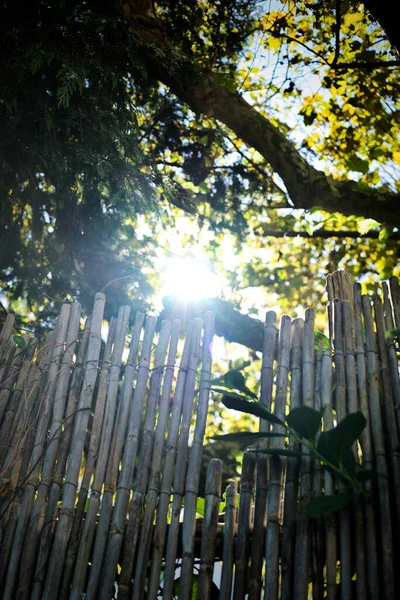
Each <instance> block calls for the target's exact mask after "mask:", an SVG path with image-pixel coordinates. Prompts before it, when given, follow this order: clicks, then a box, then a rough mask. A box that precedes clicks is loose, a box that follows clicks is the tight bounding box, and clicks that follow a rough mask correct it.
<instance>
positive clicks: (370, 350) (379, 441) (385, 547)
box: [362, 296, 395, 598]
mask: <svg viewBox="0 0 400 600" xmlns="http://www.w3.org/2000/svg"><path fill="white" fill-rule="evenodd" d="M362 309H363V315H364V327H365V338H366V354H367V376H368V392H369V393H368V396H369V414H370V423H371V430H372V439H373V445H374V451H375V460H376V470H377V472H378V493H379V513H380V536H379V537H380V542H381V552H382V556H381V560H382V565H383V568H382V573H383V584H384V590H383V597H384V598H394V597H395V592H394V590H395V587H394V574H393V540H392V524H391V523H392V522H391V507H390V501H389V485H388V468H387V462H386V455H385V444H384V436H383V427H382V417H381V407H380V398H379V371H378V367H377V353H376V342H375V332H374V326H373V320H372V311H371V303H370V298H368V297H367V296H363V297H362Z"/></svg>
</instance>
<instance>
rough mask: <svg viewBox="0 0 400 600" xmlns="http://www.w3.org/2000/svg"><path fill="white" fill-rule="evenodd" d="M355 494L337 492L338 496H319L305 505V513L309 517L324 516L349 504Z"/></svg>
mask: <svg viewBox="0 0 400 600" xmlns="http://www.w3.org/2000/svg"><path fill="white" fill-rule="evenodd" d="M352 498H353V494H337V495H336V496H318V498H313V499H312V500H310V502H307V504H305V505H304V506H303V513H304V514H305V515H306V516H307V517H322V516H323V515H328V514H329V513H331V512H333V511H335V510H339V509H340V508H343V507H344V506H347V504H349V502H351V500H352Z"/></svg>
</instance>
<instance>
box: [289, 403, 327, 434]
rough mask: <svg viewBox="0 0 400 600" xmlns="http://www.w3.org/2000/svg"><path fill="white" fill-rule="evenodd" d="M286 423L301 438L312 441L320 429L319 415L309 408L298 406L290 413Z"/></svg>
mask: <svg viewBox="0 0 400 600" xmlns="http://www.w3.org/2000/svg"><path fill="white" fill-rule="evenodd" d="M286 422H287V424H288V425H289V427H291V428H292V429H294V430H295V431H296V433H298V434H299V435H301V437H303V438H306V439H307V440H310V441H313V440H314V439H315V436H316V435H317V433H318V431H319V430H320V427H321V413H320V412H318V411H317V410H314V409H313V408H310V407H309V406H298V407H296V408H294V409H293V410H291V411H290V413H289V414H288V416H287V417H286Z"/></svg>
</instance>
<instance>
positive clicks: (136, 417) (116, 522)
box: [86, 316, 157, 600]
mask: <svg viewBox="0 0 400 600" xmlns="http://www.w3.org/2000/svg"><path fill="white" fill-rule="evenodd" d="M156 324H157V319H156V318H155V317H152V316H149V317H147V319H146V326H145V332H144V340H143V345H142V353H141V357H140V362H139V373H138V378H137V383H136V389H135V392H134V396H133V406H132V411H131V414H130V419H129V425H128V431H127V437H126V442H125V449H124V455H123V458H122V468H121V472H120V475H119V478H118V484H117V496H116V500H115V506H114V511H113V515H112V520H111V525H110V532H109V536H108V544H107V549H106V554H105V560H104V568H103V579H102V583H101V586H100V590H98V592H97V594H96V597H99V598H101V597H106V598H108V597H109V596H108V593H109V591H110V590H111V591H112V588H113V586H114V578H115V573H116V569H117V563H118V559H119V554H120V550H121V546H122V542H123V536H124V529H125V523H126V516H127V509H128V502H129V497H130V491H131V488H132V480H133V475H134V470H135V463H136V455H137V450H138V444H139V432H140V426H141V422H142V412H143V405H144V400H145V397H146V390H147V381H148V377H149V371H150V356H151V347H152V343H153V337H154V332H155V328H156ZM89 582H90V580H89ZM97 585H98V584H97ZM91 586H92V587H91V588H90V595H89V589H88V593H87V596H86V597H87V599H88V600H89V598H93V597H94V596H92V594H93V593H94V588H95V587H96V585H95V584H94V582H93V579H92V584H91ZM111 595H112V594H111Z"/></svg>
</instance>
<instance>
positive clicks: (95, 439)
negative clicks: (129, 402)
mask: <svg viewBox="0 0 400 600" xmlns="http://www.w3.org/2000/svg"><path fill="white" fill-rule="evenodd" d="M122 318H123V315H122V317H121V319H122ZM115 331H116V319H115V318H114V317H112V318H111V320H110V324H109V328H108V335H107V341H106V345H105V349H104V354H103V357H102V359H101V371H100V377H99V385H98V388H97V394H96V401H95V411H94V415H93V421H92V425H91V428H90V441H89V450H88V453H87V457H86V465H85V472H84V475H83V478H82V482H81V486H80V490H79V498H78V504H77V506H76V510H75V514H74V520H73V523H72V528H71V534H70V541H69V544H68V549H67V554H66V557H65V565H64V571H63V577H62V583H61V589H60V592H59V600H61V599H64V598H67V597H68V596H69V595H70V586H71V579H72V576H73V570H74V566H75V562H76V554H77V552H78V548H79V544H80V542H81V530H82V527H83V524H85V527H87V526H88V522H87V518H84V512H85V507H86V501H87V497H88V493H89V485H90V480H91V478H92V474H93V469H94V466H95V463H96V460H97V453H98V449H99V444H100V434H101V429H102V425H103V417H104V409H105V403H106V397H107V387H108V380H109V375H110V368H111V352H112V347H113V344H114V337H115ZM80 563H82V560H81V561H80ZM86 563H87V561H86ZM86 563H85V564H86ZM85 568H86V566H85Z"/></svg>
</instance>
